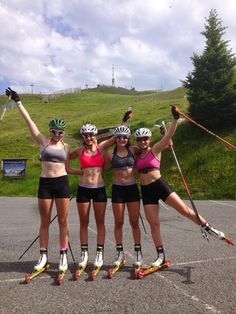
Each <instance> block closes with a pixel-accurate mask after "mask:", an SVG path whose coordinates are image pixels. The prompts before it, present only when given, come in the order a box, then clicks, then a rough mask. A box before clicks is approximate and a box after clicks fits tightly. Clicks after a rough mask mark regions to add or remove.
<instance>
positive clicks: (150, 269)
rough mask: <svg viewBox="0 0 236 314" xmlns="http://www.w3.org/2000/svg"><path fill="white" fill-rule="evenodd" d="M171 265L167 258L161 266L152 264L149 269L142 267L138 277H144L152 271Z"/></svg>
mask: <svg viewBox="0 0 236 314" xmlns="http://www.w3.org/2000/svg"><path fill="white" fill-rule="evenodd" d="M170 266H171V261H170V260H166V261H165V263H164V264H162V265H161V266H158V267H154V266H150V267H148V268H147V269H140V270H139V271H138V272H137V279H142V278H143V277H145V276H148V275H150V274H152V273H155V272H157V271H160V270H163V269H166V268H170Z"/></svg>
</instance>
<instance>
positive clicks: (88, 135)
mask: <svg viewBox="0 0 236 314" xmlns="http://www.w3.org/2000/svg"><path fill="white" fill-rule="evenodd" d="M82 136H83V137H85V138H89V137H94V134H93V133H84V134H82Z"/></svg>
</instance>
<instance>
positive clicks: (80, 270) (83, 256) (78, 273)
mask: <svg viewBox="0 0 236 314" xmlns="http://www.w3.org/2000/svg"><path fill="white" fill-rule="evenodd" d="M87 264H88V251H87V250H82V252H81V257H80V261H79V268H78V269H77V270H76V272H75V280H78V278H79V277H81V276H82V274H83V272H84V270H85V268H86V267H87Z"/></svg>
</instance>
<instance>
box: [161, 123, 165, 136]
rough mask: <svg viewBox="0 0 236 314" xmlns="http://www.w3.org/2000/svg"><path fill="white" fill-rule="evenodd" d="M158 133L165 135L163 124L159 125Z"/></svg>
mask: <svg viewBox="0 0 236 314" xmlns="http://www.w3.org/2000/svg"><path fill="white" fill-rule="evenodd" d="M160 133H161V135H165V129H164V126H162V125H161V126H160Z"/></svg>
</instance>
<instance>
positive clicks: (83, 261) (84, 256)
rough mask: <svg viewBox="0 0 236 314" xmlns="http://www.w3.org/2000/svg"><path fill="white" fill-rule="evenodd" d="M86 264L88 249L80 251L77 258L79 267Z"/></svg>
mask: <svg viewBox="0 0 236 314" xmlns="http://www.w3.org/2000/svg"><path fill="white" fill-rule="evenodd" d="M87 264H88V251H87V250H86V251H82V252H81V256H80V260H79V267H83V268H84V267H86V265H87Z"/></svg>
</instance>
